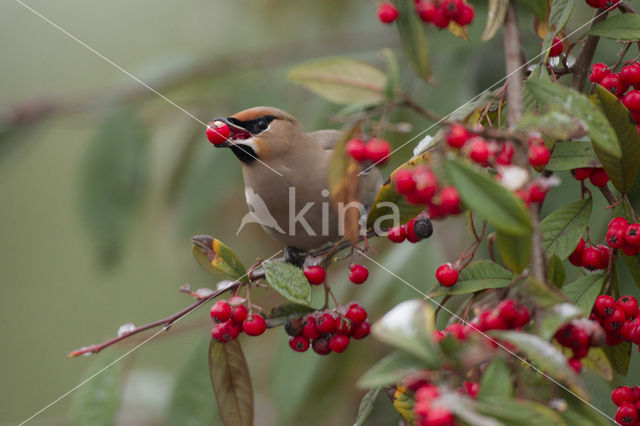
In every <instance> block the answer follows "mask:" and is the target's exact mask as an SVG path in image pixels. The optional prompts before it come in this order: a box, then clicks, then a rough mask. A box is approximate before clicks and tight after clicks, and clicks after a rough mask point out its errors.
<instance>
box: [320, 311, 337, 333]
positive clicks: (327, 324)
mask: <svg viewBox="0 0 640 426" xmlns="http://www.w3.org/2000/svg"><path fill="white" fill-rule="evenodd" d="M337 325H338V324H337V321H336V318H335V317H334V316H333V314H330V313H328V312H326V313H324V314H322V315H321V316H320V317H319V318H318V319H317V320H316V327H317V328H318V331H319V332H320V333H323V334H328V333H333V332H334V331H336V326H337Z"/></svg>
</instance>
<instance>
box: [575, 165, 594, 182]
mask: <svg viewBox="0 0 640 426" xmlns="http://www.w3.org/2000/svg"><path fill="white" fill-rule="evenodd" d="M592 172H593V168H592V167H580V168H579V169H573V170H571V173H572V174H573V178H574V179H575V180H585V179H589V176H591V173H592Z"/></svg>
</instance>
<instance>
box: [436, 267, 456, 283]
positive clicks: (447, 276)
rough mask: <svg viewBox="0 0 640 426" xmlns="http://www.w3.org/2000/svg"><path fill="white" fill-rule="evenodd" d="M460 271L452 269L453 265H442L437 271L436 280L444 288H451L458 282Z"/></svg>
mask: <svg viewBox="0 0 640 426" xmlns="http://www.w3.org/2000/svg"><path fill="white" fill-rule="evenodd" d="M458 276H459V273H458V270H457V269H454V268H452V267H451V263H445V264H444V265H440V267H439V268H438V269H436V279H437V280H438V282H439V283H440V285H442V286H443V287H451V286H452V285H454V284H455V283H457V282H458Z"/></svg>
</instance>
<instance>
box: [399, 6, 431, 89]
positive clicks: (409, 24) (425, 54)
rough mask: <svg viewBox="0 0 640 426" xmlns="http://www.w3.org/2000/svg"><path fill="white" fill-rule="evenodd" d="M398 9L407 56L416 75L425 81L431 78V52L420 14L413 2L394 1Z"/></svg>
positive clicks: (401, 34)
mask: <svg viewBox="0 0 640 426" xmlns="http://www.w3.org/2000/svg"><path fill="white" fill-rule="evenodd" d="M394 2H395V4H396V7H397V8H398V19H396V25H397V26H398V34H399V35H400V41H401V42H402V48H403V50H404V53H405V55H407V58H409V62H410V63H411V67H413V71H414V72H415V73H416V75H417V76H418V77H420V78H422V79H423V80H427V81H429V79H430V78H431V67H430V65H429V50H428V48H427V38H426V35H425V32H424V26H423V23H422V21H421V20H420V18H419V17H418V14H417V13H415V10H414V8H415V5H414V2H413V0H394Z"/></svg>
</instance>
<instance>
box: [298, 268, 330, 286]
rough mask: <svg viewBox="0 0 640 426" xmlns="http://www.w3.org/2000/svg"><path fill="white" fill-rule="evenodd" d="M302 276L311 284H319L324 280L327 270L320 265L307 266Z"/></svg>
mask: <svg viewBox="0 0 640 426" xmlns="http://www.w3.org/2000/svg"><path fill="white" fill-rule="evenodd" d="M304 276H305V277H307V280H308V281H309V283H310V284H312V285H319V284H322V283H323V282H324V279H325V278H326V277H327V272H326V271H325V270H324V268H323V267H322V266H320V265H314V266H307V267H306V268H304Z"/></svg>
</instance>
